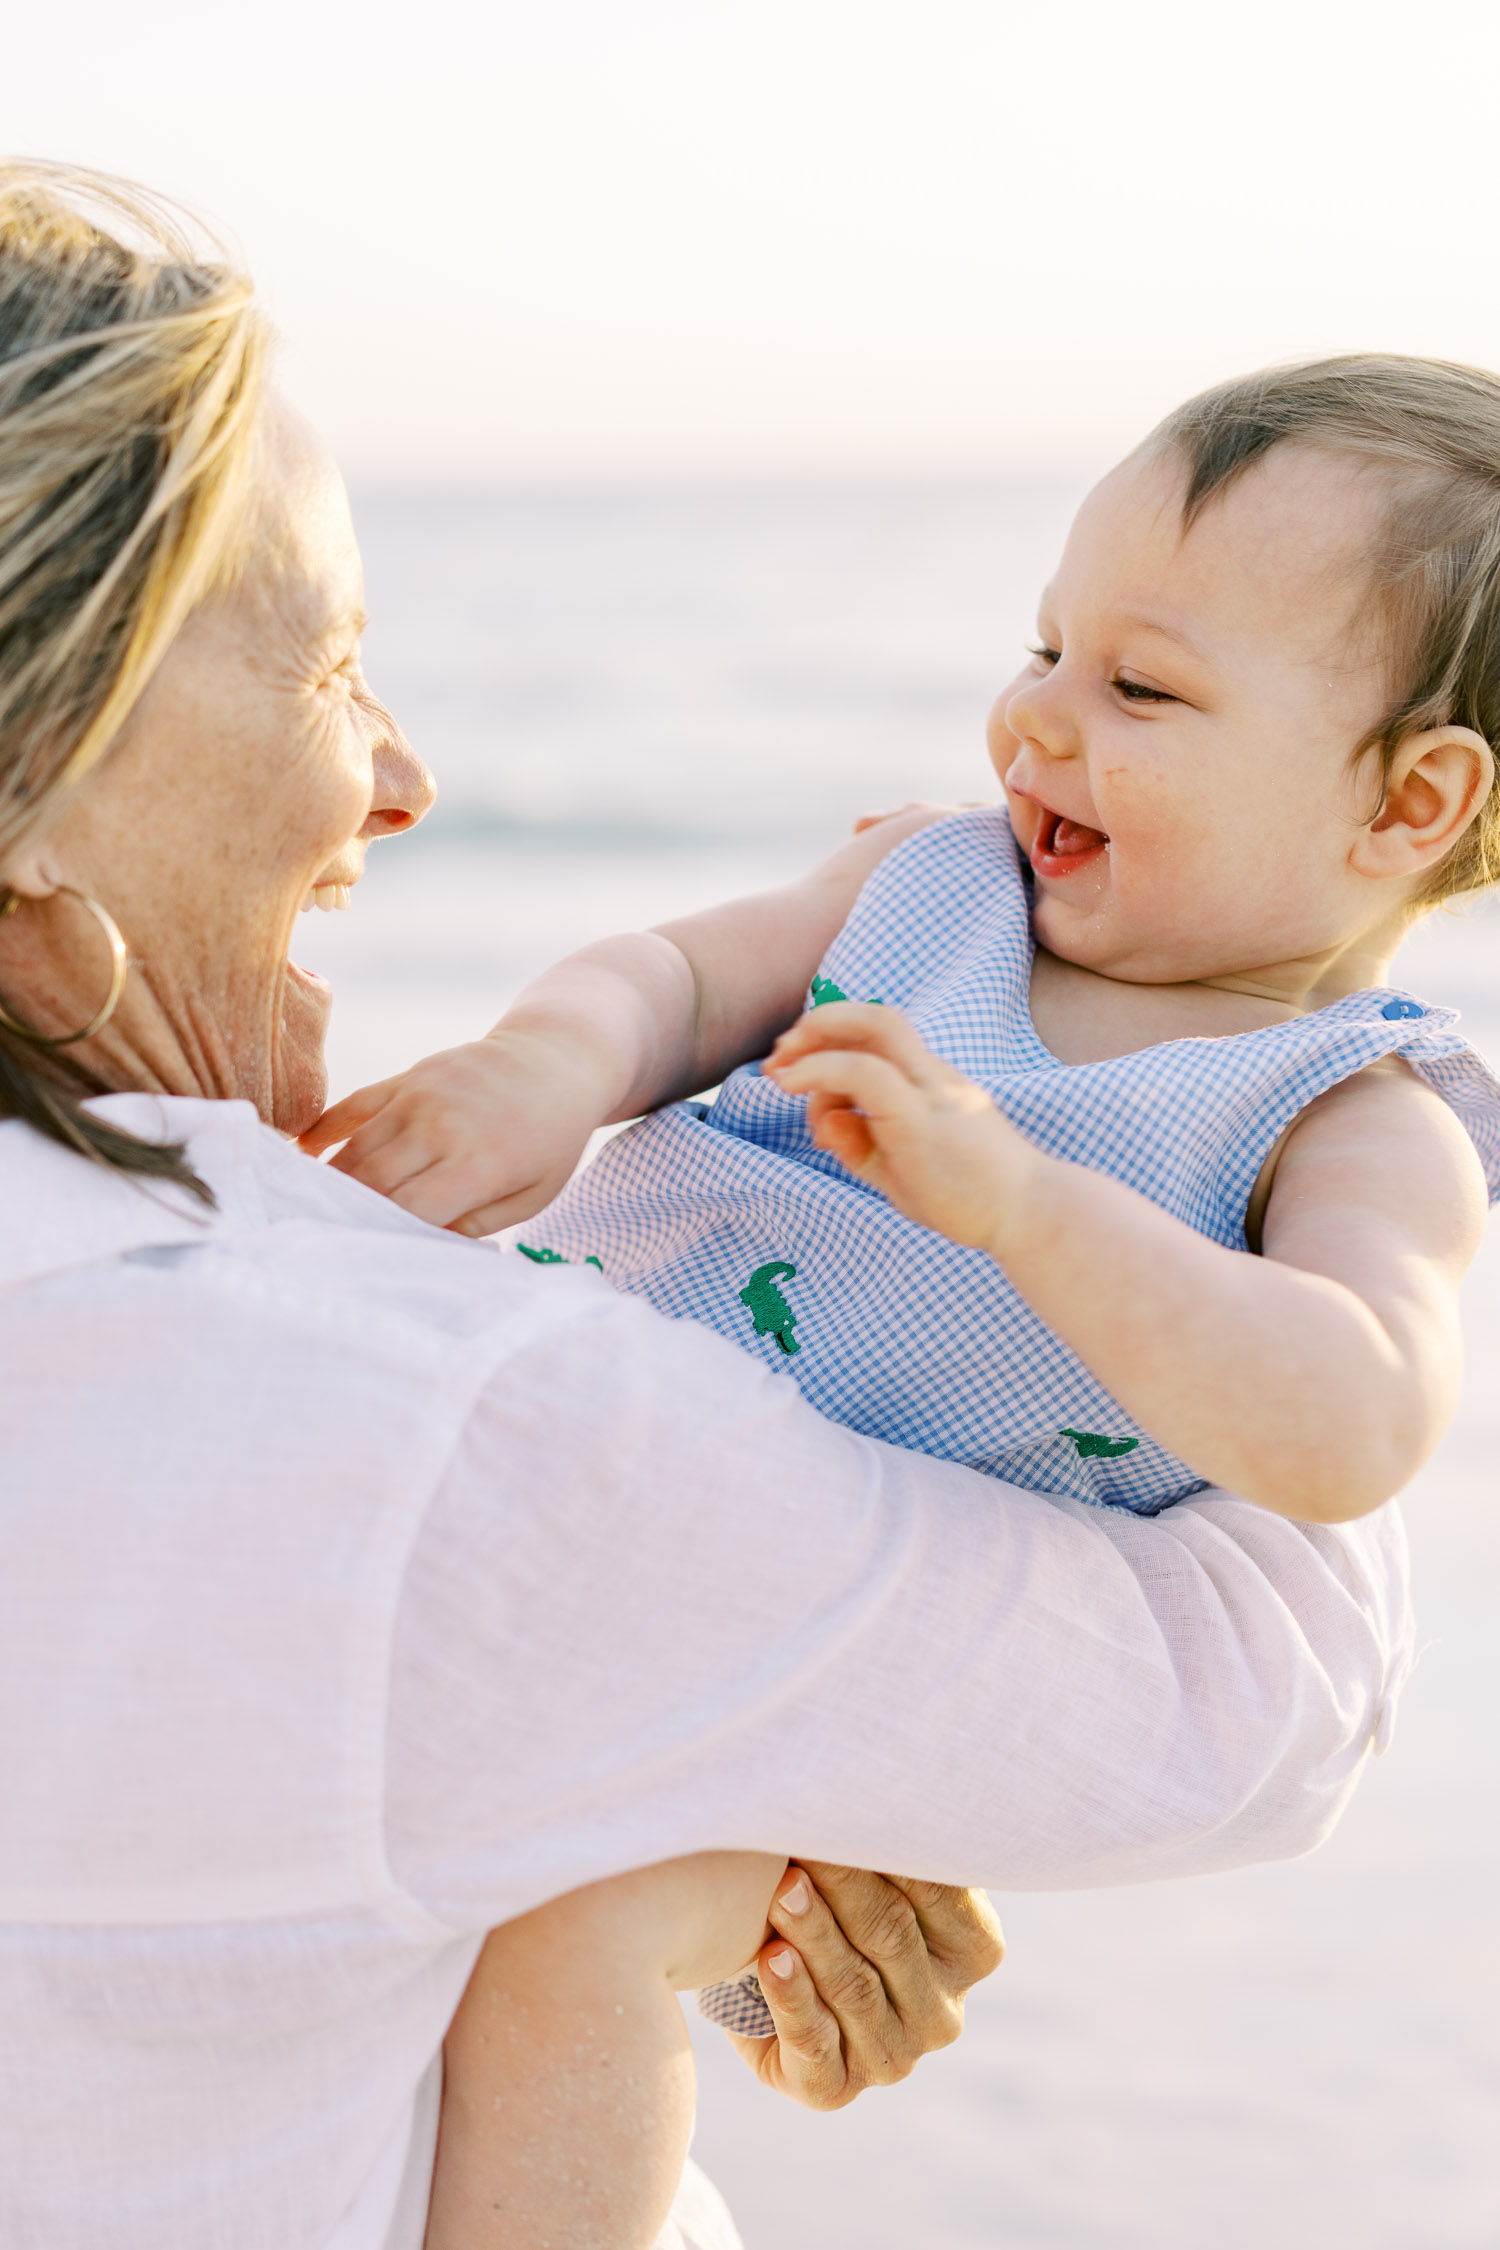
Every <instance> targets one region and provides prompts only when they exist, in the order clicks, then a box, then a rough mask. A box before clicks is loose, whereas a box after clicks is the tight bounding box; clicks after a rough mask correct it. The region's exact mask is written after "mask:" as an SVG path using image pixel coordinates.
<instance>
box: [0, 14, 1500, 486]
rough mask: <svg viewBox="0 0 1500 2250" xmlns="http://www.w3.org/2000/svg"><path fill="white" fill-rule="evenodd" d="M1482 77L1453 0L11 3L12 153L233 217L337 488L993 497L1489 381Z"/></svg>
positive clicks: (1494, 43)
mask: <svg viewBox="0 0 1500 2250" xmlns="http://www.w3.org/2000/svg"><path fill="white" fill-rule="evenodd" d="M1497 66H1500V11H1497V10H1495V9H1494V8H1492V7H1483V6H1479V5H1472V4H1471V5H1468V6H1460V5H1455V4H1454V0H1432V4H1429V5H1426V6H1423V7H1421V8H1417V7H1414V6H1412V5H1411V4H1410V0H1405V4H1404V5H1401V6H1396V5H1393V4H1391V0H1359V4H1358V5H1347V4H1333V5H1330V4H1329V0H1260V4H1258V5H1257V6H1255V7H1254V8H1253V9H1246V8H1229V7H1224V6H1216V5H1206V4H1205V0H1137V4H1135V5H1133V6H1130V7H1124V6H1121V5H1120V4H1119V0H1109V4H1105V5H1100V4H1098V0H1077V4H1073V5H1060V4H1057V0H1034V4H1032V5H1029V6H1026V7H1018V6H1015V5H1012V4H1010V0H527V4H526V5H524V6H523V5H518V4H516V0H489V4H487V5H485V6H483V7H482V8H481V7H479V6H474V5H466V4H461V0H403V4H402V5H400V6H393V5H390V4H388V0H358V4H355V0H258V4H257V5H256V6H255V7H254V8H253V9H250V8H244V7H236V8H228V7H223V6H214V5H211V4H205V0H137V4H136V5H134V6H131V7H128V8H127V7H123V6H121V5H120V0H69V4H68V5H67V6H66V7H63V6H53V7H50V8H43V7H39V6H36V5H32V6H30V7H25V8H23V7H21V6H19V5H17V4H16V0H12V4H11V5H10V6H9V7H7V8H6V9H5V11H4V18H3V38H0V145H3V146H6V147H8V148H9V149H10V150H12V151H16V152H21V153H26V154H43V155H51V156H63V157H70V158H76V159H78V160H81V161H86V162H89V163H93V164H97V165H102V166H106V167H112V168H115V169H118V170H122V171H125V172H128V173H131V174H133V175H135V176H136V177H139V178H142V179H144V180H146V181H147V182H148V183H149V184H151V185H153V186H156V187H160V188H164V189H168V190H170V191H172V192H173V193H175V194H176V195H178V196H180V197H182V198H184V199H186V200H187V201H188V202H190V203H191V204H193V205H195V206H197V207H198V208H200V209H201V210H204V211H206V212H207V213H208V214H209V215H210V216H211V217H212V218H213V219H214V220H215V221H216V222H217V223H218V224H220V225H222V226H223V227H225V228H227V229H228V230H230V232H231V233H232V235H233V236H234V238H235V239H236V240H237V241H238V243H239V244H240V245H241V247H242V248H243V251H244V252H245V254H246V255H247V256H248V257H249V259H250V261H251V263H252V265H253V267H254V270H255V271H256V273H257V274H258V276H259V277H260V279H261V281H262V283H263V285H264V289H265V292H266V295H267V297H268V299H269V301H270V303H271V306H272V308H273V310H274V312H275V314H276V316H277V318H278V320H279V322H280V323H281V325H282V328H283V330H284V333H285V337H286V356H285V360H284V373H285V379H286V381H287V383H288V384H289V386H290V387H291V389H292V390H293V392H294V393H295V394H296V396H297V397H298V398H299V399H300V400H301V402H302V403H303V404H304V405H306V406H307V408H308V409H309V410H310V411H311V412H312V413H313V414H314V416H315V417H316V418H317V420H318V421H319V422H320V423H321V424H322V426H323V427H324V429H325V431H326V432H327V433H328V435H329V436H330V438H331V439H332V440H333V442H334V444H335V446H336V448H337V449H338V450H339V452H340V453H341V455H342V457H343V459H344V461H345V463H346V465H347V466H348V467H349V468H350V469H352V470H353V472H354V473H355V474H356V475H357V476H360V477H362V478H364V479H365V480H367V481H368V480H372V479H378V480H380V481H382V482H390V483H399V482H406V483H421V482H429V483H430V482H441V483H467V482H471V481H474V480H476V479H477V480H480V481H486V480H506V481H509V480H511V479H514V478H518V477H519V478H527V479H533V478H534V479H538V480H543V481H549V482H550V481H555V480H572V479H587V478H593V477H600V476H603V477H608V478H616V477H618V478H624V479H635V478H641V477H655V476H660V475H670V476H677V475H685V476H696V475H707V476H712V477H719V476H730V477H738V476H745V475H748V476H761V475H772V476H779V475H793V476H797V475H807V474H815V475H821V474H832V475H846V474H853V475H860V474H876V475H911V474H925V473H931V472H939V473H945V474H946V473H957V474H968V473H970V472H974V471H980V472H986V471H1001V472H1007V473H1009V472H1014V471H1015V470H1017V469H1018V468H1023V467H1031V468H1048V469H1052V468H1058V467H1067V468H1072V467H1074V466H1077V465H1079V464H1085V465H1086V464H1088V463H1091V462H1093V461H1096V460H1099V459H1101V458H1103V457H1106V456H1108V455H1109V454H1111V453H1113V452H1114V451H1116V450H1118V449H1119V448H1121V447H1122V446H1123V445H1125V444H1127V443H1128V442H1130V441H1132V440H1133V439H1134V438H1135V437H1137V436H1138V435H1140V434H1141V432H1142V431H1143V430H1144V428H1145V427H1147V426H1148V425H1149V423H1150V422H1151V421H1152V420H1153V419H1154V418H1155V417H1156V416H1157V415H1158V414H1159V413H1160V412H1162V411H1163V410H1164V409H1165V408H1166V407H1168V406H1170V405H1171V404H1173V403H1174V402H1175V401H1176V400H1177V399H1178V398H1179V397H1181V396H1183V395H1185V394H1186V393H1187V392H1188V391H1190V390H1192V389H1194V388H1197V387H1199V386H1201V385H1202V384H1203V383H1205V382H1208V381H1211V380H1213V379H1214V378H1216V377H1218V376H1221V375H1223V374H1226V373H1229V372H1232V371H1235V370H1237V369H1239V368H1242V367H1245V366H1248V365H1253V364H1258V363H1260V362H1263V361H1266V360H1269V359H1273V358H1284V357H1289V356H1292V355H1295V354H1300V353H1305V352H1314V351H1322V350H1327V349H1349V348H1356V347H1361V346H1376V347H1382V348H1390V349H1400V350H1415V351H1425V352H1433V353H1439V354H1442V355H1445V356H1449V357H1459V358H1466V359H1473V360H1478V361H1481V362H1485V363H1488V364H1491V365H1495V364H1500V288H1497V286H1496V284H1497V280H1500V248H1497V219H1500V188H1497V178H1500V172H1497V158H1496V146H1495V137H1494V132H1493V125H1492V108H1493V105H1492V101H1491V99H1490V92H1489V90H1490V89H1491V88H1492V87H1493V85H1494V83H1495V82H1496V76H1497Z"/></svg>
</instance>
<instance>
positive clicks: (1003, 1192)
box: [767, 1007, 1486, 1523]
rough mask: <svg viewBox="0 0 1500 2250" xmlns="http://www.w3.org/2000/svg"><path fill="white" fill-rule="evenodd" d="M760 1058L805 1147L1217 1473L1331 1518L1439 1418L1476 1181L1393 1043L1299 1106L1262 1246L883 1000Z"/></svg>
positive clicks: (1415, 1451) (1475, 1219) (1472, 1226)
mask: <svg viewBox="0 0 1500 2250" xmlns="http://www.w3.org/2000/svg"><path fill="white" fill-rule="evenodd" d="M767 1069H768V1071H769V1073H770V1075H772V1076H773V1077H774V1078H776V1079H777V1080H778V1082H779V1083H780V1084H781V1085H782V1086H783V1087H784V1088H785V1089H786V1091H787V1092H788V1093H796V1094H806V1095H808V1096H809V1097H810V1104H811V1117H812V1125H813V1132H814V1137H815V1139H816V1140H817V1141H818V1143H819V1145H820V1146H821V1147H823V1148H826V1149H828V1150H830V1151H831V1152H832V1153H833V1154H834V1155H835V1156H837V1157H838V1158H839V1159H840V1161H841V1162H842V1163H844V1164H845V1165H847V1166H848V1168H849V1169H850V1170H851V1171H853V1172H856V1173H858V1174H859V1175H860V1177H862V1178H864V1179H867V1180H868V1181H869V1182H870V1183H871V1185H872V1186H875V1187H878V1188H880V1189H881V1190H882V1192H883V1193H885V1194H886V1195H888V1196H889V1197H890V1199H891V1201H892V1202H893V1203H895V1204H896V1205H897V1207H898V1209H900V1210H902V1211H904V1212H905V1213H906V1214H907V1216H908V1217H909V1218H913V1219H915V1220H917V1221H918V1222H919V1223H920V1224H921V1225H923V1226H930V1227H935V1228H937V1229H938V1230H939V1231H940V1232H942V1233H944V1234H947V1235H949V1236H951V1237H952V1239H953V1240H954V1241H957V1242H963V1243H968V1244H970V1245H972V1246H973V1247H974V1248H976V1249H982V1250H986V1251H988V1252H989V1254H990V1255H991V1256H992V1257H993V1258H995V1259H996V1260H997V1261H998V1262H999V1264H1001V1265H1002V1266H1003V1267H1004V1269H1005V1271H1006V1273H1007V1275H1008V1276H1009V1278H1010V1279H1011V1281H1012V1282H1013V1283H1014V1284H1015V1286H1016V1288H1017V1289H1018V1290H1019V1291H1020V1292H1021V1294H1022V1296H1023V1297H1025V1298H1026V1300H1027V1302H1028V1303H1029V1304H1030V1305H1032V1306H1033V1307H1034V1309H1035V1310H1036V1311H1037V1312H1038V1313H1039V1314H1040V1315H1041V1317H1042V1319H1043V1320H1045V1321H1046V1322H1047V1324H1048V1326H1049V1327H1051V1328H1053V1329H1054V1330H1055V1331H1056V1332H1057V1334H1058V1335H1059V1336H1061V1337H1062V1338H1063V1339H1064V1341H1065V1342H1066V1343H1068V1344H1070V1345H1071V1346H1072V1348H1073V1349H1074V1351H1076V1352H1077V1354H1078V1356H1079V1358H1080V1359H1081V1360H1082V1361H1083V1362H1084V1364H1085V1365H1086V1366H1087V1367H1088V1368H1090V1369H1091V1370H1092V1372H1093V1373H1094V1374H1095V1375H1096V1376H1097V1377H1098V1379H1099V1381H1100V1382H1101V1383H1103V1384H1105V1385H1106V1386H1107V1388H1108V1389H1109V1390H1111V1391H1113V1393H1114V1394H1115V1396H1116V1397H1117V1398H1118V1399H1119V1400H1120V1402H1121V1404H1122V1405H1123V1406H1125V1407H1126V1409H1127V1410H1128V1411H1129V1412H1130V1413H1131V1414H1133V1415H1134V1416H1135V1418H1136V1420H1137V1421H1138V1422H1140V1423H1141V1425H1142V1426H1143V1427H1144V1428H1145V1429H1148V1430H1149V1431H1150V1432H1151V1434H1152V1435H1153V1437H1155V1438H1157V1439H1158V1440H1159V1441H1160V1442H1161V1443H1162V1444H1164V1445H1166V1446H1168V1447H1170V1449H1171V1450H1172V1452H1174V1453H1175V1454H1177V1455H1178V1456H1179V1457H1180V1458H1181V1459H1182V1460H1184V1461H1187V1462H1189V1463H1190V1464H1191V1465H1192V1467H1193V1468H1194V1469H1196V1470H1197V1472H1198V1473H1199V1475H1200V1476H1202V1477H1204V1478H1206V1479H1207V1480H1208V1481H1209V1482H1210V1483H1212V1484H1218V1485H1223V1486H1225V1487H1226V1488H1227V1489H1228V1490H1230V1491H1232V1492H1236V1493H1239V1494H1241V1495H1242V1496H1243V1497H1244V1498H1246V1499H1248V1500H1254V1501H1256V1502H1258V1503H1259V1505H1260V1506H1262V1507H1264V1508H1269V1509H1272V1510H1273V1511H1274V1512H1275V1513H1276V1514H1278V1515H1284V1516H1290V1517H1292V1518H1293V1519H1294V1520H1295V1521H1298V1522H1321V1523H1338V1522H1343V1521H1347V1520H1349V1519H1351V1518H1353V1517H1355V1516H1360V1515H1364V1514H1367V1513H1368V1512H1369V1511H1370V1510H1371V1509H1372V1508H1376V1507H1379V1506H1380V1505H1381V1504H1382V1502H1384V1501H1386V1500H1388V1499H1389V1498H1390V1497H1391V1495H1392V1494H1393V1493H1395V1492H1397V1491H1399V1490H1400V1488H1401V1486H1402V1485H1404V1484H1405V1483H1406V1482H1407V1481H1408V1479H1409V1478H1410V1477H1411V1476H1413V1475H1414V1474H1415V1472H1416V1470H1417V1469H1418V1468H1419V1467H1420V1466H1421V1464H1422V1462H1423V1461H1424V1460H1425V1459H1426V1457H1427V1455H1428V1454H1429V1453H1430V1452H1431V1450H1432V1448H1433V1447H1434V1446H1435V1445H1436V1443H1437V1441H1438V1439H1439V1438H1440V1437H1441V1435H1442V1433H1443V1430H1444V1429H1445V1427H1446V1425H1447V1422H1448V1419H1449V1417H1450V1415H1451V1413H1452V1410H1453V1405H1454V1400H1455V1397H1456V1394H1457V1386H1458V1373H1459V1353H1460V1338H1459V1326H1458V1310H1457V1286H1458V1282H1459V1279H1460V1277H1461V1276H1462V1274H1463V1272H1464V1270H1465V1268H1466V1267H1467V1265H1468V1263H1469V1261H1470V1259H1471V1258H1472V1257H1473V1255H1474V1252H1475V1250H1476V1249H1477V1247H1478V1244H1479V1240H1480V1236H1481V1234H1482V1232H1483V1227H1484V1220H1485V1211H1486V1194H1485V1185H1484V1179H1483V1175H1482V1173H1481V1170H1480V1166H1479V1162H1478V1158H1477V1157H1476V1155H1475V1153H1474V1149H1473V1146H1472V1144H1471V1143H1470V1141H1469V1138H1468V1136H1467V1134H1466V1133H1465V1132H1464V1130H1463V1127H1462V1126H1461V1125H1460V1124H1459V1122H1458V1120H1457V1119H1456V1118H1455V1117H1454V1115H1453V1113H1452V1111H1451V1110H1450V1109H1449V1108H1448V1106H1447V1104H1446V1103H1445V1102H1443V1101H1442V1100H1441V1099H1440V1098H1439V1097H1438V1096H1437V1095H1436V1094H1434V1093H1433V1092H1432V1091H1431V1089H1430V1088H1428V1087H1426V1086H1424V1085H1423V1084H1422V1083H1421V1081H1420V1080H1419V1079H1418V1078H1416V1077H1415V1076H1414V1075H1413V1073H1412V1072H1410V1071H1409V1070H1407V1069H1406V1067H1405V1066H1404V1065H1403V1064H1400V1063H1390V1064H1385V1065H1379V1066H1376V1067H1375V1068H1374V1069H1371V1070H1368V1071H1364V1072H1361V1073H1360V1075H1359V1076H1358V1077H1356V1078H1352V1079H1350V1080H1348V1081H1347V1082H1346V1083H1345V1084H1344V1085H1342V1086H1337V1087H1335V1088H1334V1089H1333V1090H1332V1091H1331V1092H1330V1093H1327V1094H1324V1095H1322V1096H1321V1097H1320V1098H1319V1099H1318V1100H1317V1101H1315V1102H1313V1103H1312V1104H1311V1105H1310V1106H1309V1107H1308V1109H1307V1110H1305V1111H1304V1112H1303V1114H1302V1116H1301V1117H1300V1118H1299V1119H1298V1121H1297V1124H1296V1126H1295V1128H1294V1129H1293V1131H1292V1133H1291V1134H1290V1136H1289V1138H1288V1140H1287V1143H1286V1146H1285V1149H1284V1151H1283V1153H1282V1156H1281V1159H1280V1163H1279V1165H1278V1167H1277V1171H1276V1176H1275V1180H1274V1182H1273V1185H1272V1189H1271V1194H1270V1199H1269V1202H1268V1205H1267V1209H1266V1214H1265V1219H1264V1223H1263V1227H1262V1238H1261V1247H1262V1255H1261V1256H1260V1257H1251V1256H1247V1255H1246V1254H1245V1253H1244V1252H1241V1251H1234V1250H1225V1249H1222V1248H1221V1247H1220V1246H1219V1245H1218V1244H1217V1243H1213V1242H1210V1241H1208V1240H1207V1239H1206V1238H1205V1237H1204V1236H1203V1235H1200V1234H1198V1233H1196V1232H1195V1231H1194V1230H1193V1229H1192V1228H1191V1227H1188V1226H1185V1225H1183V1223H1182V1222H1181V1221H1180V1220H1178V1219H1174V1218H1172V1217H1171V1216H1170V1215H1169V1214H1168V1213H1166V1212H1164V1211H1162V1210H1160V1209H1159V1208H1158V1207H1157V1206H1156V1205H1155V1204H1154V1203H1151V1202H1149V1201H1148V1200H1147V1199H1146V1198H1145V1197H1144V1196H1140V1195H1137V1194H1136V1193H1135V1192H1134V1191H1133V1190H1132V1189H1130V1188H1127V1187H1124V1186H1122V1185H1121V1183H1120V1182H1119V1181H1117V1180H1112V1179H1108V1178H1106V1177H1105V1176H1104V1175H1103V1174H1101V1173H1098V1172H1092V1171H1089V1170H1087V1169H1085V1168H1084V1167H1083V1166H1081V1165H1077V1164H1069V1163H1065V1162H1062V1161H1061V1160H1060V1159H1058V1158H1056V1157H1051V1156H1046V1155H1043V1153H1042V1152H1041V1151H1040V1150H1039V1149H1037V1148H1035V1147H1033V1146H1032V1144H1031V1143H1030V1142H1029V1141H1028V1140H1026V1139H1025V1138H1024V1137H1023V1136H1022V1135H1021V1134H1020V1133H1018V1132H1017V1131H1016V1130H1015V1128H1014V1127H1013V1126H1012V1125H1010V1124H1009V1123H1008V1122H1007V1121H1006V1120H1005V1119H1004V1118H1003V1117H1002V1116H1001V1115H1000V1112H999V1111H998V1110H997V1109H996V1108H995V1106H994V1104H993V1103H992V1102H991V1101H990V1099H989V1097H988V1095H987V1094H985V1093H984V1091H983V1089H982V1088H980V1087H978V1086H975V1085H973V1084H971V1083H970V1081H969V1080H967V1079H965V1078H963V1077H961V1076H960V1075H959V1073H958V1072H957V1071H954V1070H951V1069H950V1068H949V1067H948V1065H947V1064H946V1063H943V1062H940V1061H939V1060H938V1059H937V1057H936V1056H934V1055H932V1054H930V1053H929V1052H928V1051H927V1049H926V1048H925V1047H923V1045H922V1043H921V1041H920V1040H919V1039H918V1038H917V1036H916V1034H915V1032H914V1031H913V1030H912V1029H911V1027H910V1025H909V1024H907V1023H906V1022H905V1021H904V1020H903V1019H902V1018H901V1017H900V1016H898V1015H897V1014H896V1013H895V1011H894V1010H888V1009H877V1008H855V1007H831V1008H821V1009H819V1010H818V1011H817V1013H816V1015H811V1016H807V1017H804V1019H803V1020H802V1022H801V1023H799V1024H797V1025H795V1026H794V1027H793V1029H792V1030H791V1031H789V1032H788V1033H787V1034H786V1035H785V1037H784V1038H783V1039H781V1040H780V1041H778V1043H777V1047H776V1050H775V1052H774V1054H773V1055H772V1057H771V1060H770V1062H769V1063H768V1065H767Z"/></svg>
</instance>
